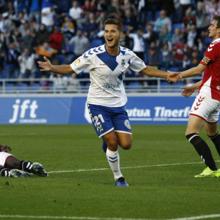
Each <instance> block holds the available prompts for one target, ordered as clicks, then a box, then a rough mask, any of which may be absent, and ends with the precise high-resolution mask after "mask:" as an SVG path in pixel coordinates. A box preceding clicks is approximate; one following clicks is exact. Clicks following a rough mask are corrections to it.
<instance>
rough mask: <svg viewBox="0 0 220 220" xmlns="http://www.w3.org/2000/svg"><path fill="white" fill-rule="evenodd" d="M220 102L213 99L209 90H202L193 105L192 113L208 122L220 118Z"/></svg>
mask: <svg viewBox="0 0 220 220" xmlns="http://www.w3.org/2000/svg"><path fill="white" fill-rule="evenodd" d="M219 111H220V102H219V101H218V100H216V99H213V98H212V97H211V95H210V93H209V91H207V90H203V91H200V92H199V94H198V95H197V96H196V99H195V101H194V103H193V105H192V107H191V110H190V113H189V114H190V115H196V116H198V117H200V118H202V119H204V120H205V121H207V122H210V123H213V122H217V121H218V119H219Z"/></svg>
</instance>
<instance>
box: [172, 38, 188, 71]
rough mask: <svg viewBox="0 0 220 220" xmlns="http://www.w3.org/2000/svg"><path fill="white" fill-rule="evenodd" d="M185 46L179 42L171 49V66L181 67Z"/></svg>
mask: <svg viewBox="0 0 220 220" xmlns="http://www.w3.org/2000/svg"><path fill="white" fill-rule="evenodd" d="M184 49H185V44H184V43H182V42H180V43H176V44H174V45H173V47H172V57H173V60H172V61H173V64H174V66H175V67H177V68H180V67H181V66H182V62H183V57H184Z"/></svg>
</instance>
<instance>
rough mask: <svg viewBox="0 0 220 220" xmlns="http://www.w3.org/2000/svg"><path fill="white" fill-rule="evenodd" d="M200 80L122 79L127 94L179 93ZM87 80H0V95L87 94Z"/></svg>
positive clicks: (88, 82) (65, 78) (88, 83)
mask: <svg viewBox="0 0 220 220" xmlns="http://www.w3.org/2000/svg"><path fill="white" fill-rule="evenodd" d="M198 80H200V78H199V77H197V78H195V77H194V78H189V79H187V80H183V81H180V82H177V83H173V84H170V83H168V82H167V81H166V80H163V79H159V78H149V77H126V78H124V79H123V81H124V85H125V90H126V92H127V93H179V92H180V91H181V90H182V88H183V87H184V86H186V85H187V84H191V83H194V82H196V81H198ZM89 85H90V81H89V79H75V78H71V77H58V78H52V79H49V78H41V79H0V94H56V93H63V94H65V93H82V94H84V93H87V92H88V88H89Z"/></svg>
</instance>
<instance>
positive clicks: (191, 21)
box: [183, 7, 196, 28]
mask: <svg viewBox="0 0 220 220" xmlns="http://www.w3.org/2000/svg"><path fill="white" fill-rule="evenodd" d="M183 23H184V25H185V28H188V27H190V26H192V25H196V16H195V11H193V10H192V8H191V7H189V8H188V9H187V10H186V11H185V15H184V17H183Z"/></svg>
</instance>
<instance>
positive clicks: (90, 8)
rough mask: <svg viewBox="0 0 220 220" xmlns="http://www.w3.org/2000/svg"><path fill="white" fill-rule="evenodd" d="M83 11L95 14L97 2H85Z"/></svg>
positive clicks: (88, 0) (90, 0)
mask: <svg viewBox="0 0 220 220" xmlns="http://www.w3.org/2000/svg"><path fill="white" fill-rule="evenodd" d="M82 9H83V11H85V12H94V11H95V10H96V2H95V0H85V2H84V4H83V6H82Z"/></svg>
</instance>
